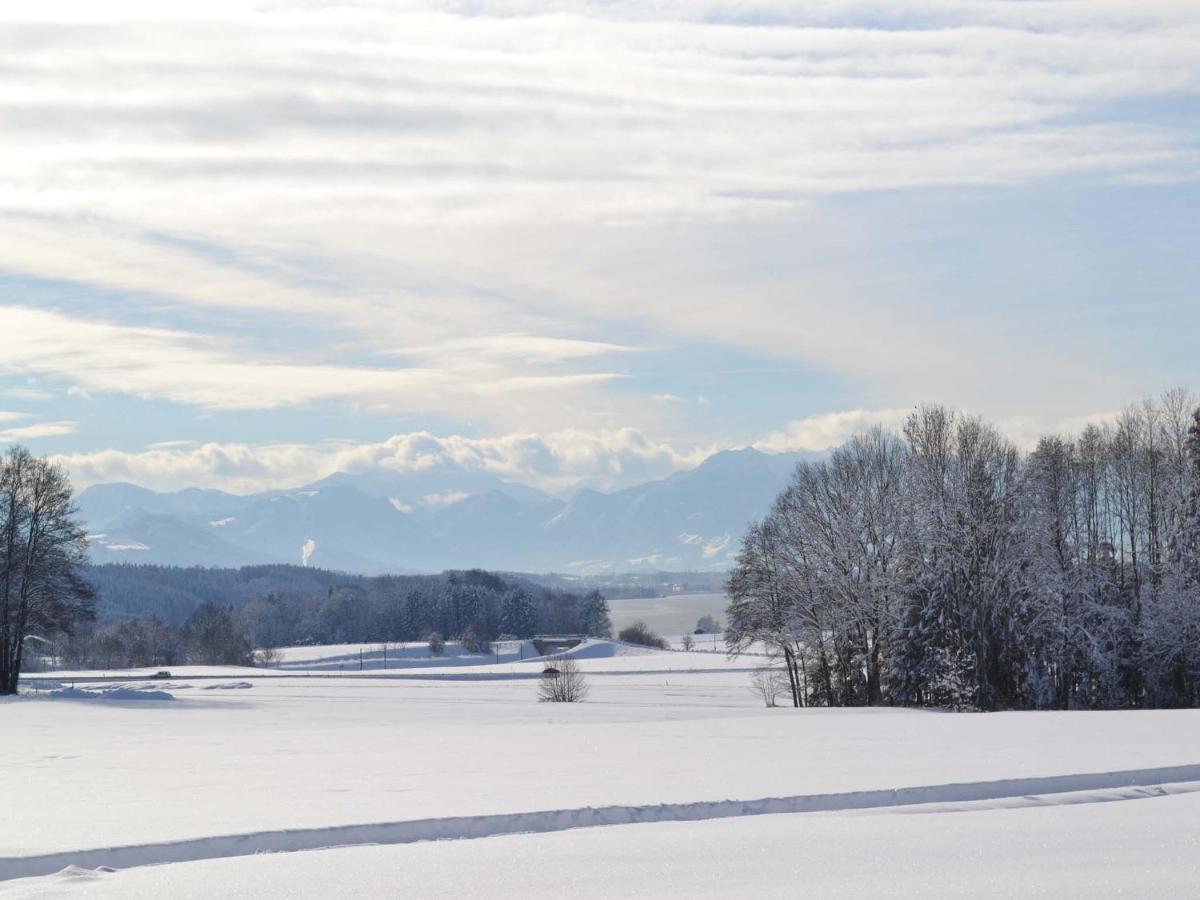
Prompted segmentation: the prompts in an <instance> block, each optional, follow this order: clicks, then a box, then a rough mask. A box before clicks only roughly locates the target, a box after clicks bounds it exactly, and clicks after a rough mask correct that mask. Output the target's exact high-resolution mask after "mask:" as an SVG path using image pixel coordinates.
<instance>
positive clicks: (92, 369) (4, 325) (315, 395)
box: [0, 306, 622, 414]
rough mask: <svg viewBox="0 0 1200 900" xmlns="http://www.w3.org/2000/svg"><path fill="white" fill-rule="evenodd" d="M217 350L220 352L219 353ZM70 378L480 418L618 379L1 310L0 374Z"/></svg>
mask: <svg viewBox="0 0 1200 900" xmlns="http://www.w3.org/2000/svg"><path fill="white" fill-rule="evenodd" d="M218 347H219V348H220V349H218ZM4 371H8V372H10V373H16V374H36V375H40V376H47V377H56V378H62V379H69V380H70V381H72V382H74V385H73V386H74V387H79V388H82V389H83V390H86V391H88V392H96V393H119V394H132V395H135V396H138V397H142V398H147V399H159V400H168V401H172V402H175V403H181V404H187V405H194V406H201V407H207V408H211V409H221V410H235V409H273V408H280V407H289V406H305V405H308V404H312V403H315V402H320V401H329V400H351V401H356V402H359V403H362V404H364V405H367V406H368V407H374V408H375V409H376V411H386V410H389V409H391V410H397V409H398V410H403V411H406V412H412V411H426V412H436V413H443V414H445V413H453V412H455V411H464V410H465V411H468V412H478V411H480V410H481V409H483V408H485V407H486V406H487V403H488V398H492V397H495V396H496V395H498V394H503V395H505V396H506V398H507V399H508V401H509V406H507V407H505V409H507V410H512V409H519V408H520V403H521V401H522V399H525V400H528V399H530V398H533V399H535V400H536V398H537V397H538V396H539V395H544V394H547V393H550V394H554V393H555V392H561V391H570V392H574V393H578V391H579V390H580V389H587V388H590V387H594V386H597V385H602V384H604V383H606V382H609V381H612V380H614V379H617V378H620V377H622V376H621V375H620V374H619V373H612V372H583V373H580V372H564V373H554V374H537V375H526V374H522V373H521V371H520V370H504V369H497V370H493V371H492V372H491V373H490V374H489V377H487V378H482V379H480V378H476V377H473V375H472V374H471V373H470V372H463V371H459V370H456V369H453V368H436V367H434V364H433V363H432V362H431V365H430V366H428V367H410V368H381V367H375V368H367V367H351V366H345V365H334V364H323V363H306V364H305V363H299V362H287V363H281V362H273V361H270V360H265V359H262V360H257V359H254V358H253V357H252V356H251V355H250V354H249V353H248V352H238V350H237V349H236V348H235V347H229V346H228V345H222V343H221V342H220V341H218V340H215V339H214V338H213V337H212V336H202V335H198V334H192V333H187V332H182V331H178V330H169V329H161V328H146V327H128V326H122V325H114V324H110V323H107V322H100V321H94V320H88V319H80V318H75V317H70V316H66V315H62V314H59V313H55V312H50V311H46V310H38V309H32V308H27V307H20V306H0V372H4Z"/></svg>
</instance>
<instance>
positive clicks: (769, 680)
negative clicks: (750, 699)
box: [750, 665, 790, 706]
mask: <svg viewBox="0 0 1200 900" xmlns="http://www.w3.org/2000/svg"><path fill="white" fill-rule="evenodd" d="M750 688H751V690H753V691H754V693H755V694H756V695H757V696H758V697H759V698H761V699H762V702H763V705H764V706H778V705H779V704H778V702H777V701H778V699H779V695H780V694H786V693H788V691H789V690H790V687H789V685H788V676H787V673H786V672H785V671H784V670H783V669H781V668H779V667H778V666H772V665H765V666H756V667H755V669H754V671H753V672H752V673H751V674H750Z"/></svg>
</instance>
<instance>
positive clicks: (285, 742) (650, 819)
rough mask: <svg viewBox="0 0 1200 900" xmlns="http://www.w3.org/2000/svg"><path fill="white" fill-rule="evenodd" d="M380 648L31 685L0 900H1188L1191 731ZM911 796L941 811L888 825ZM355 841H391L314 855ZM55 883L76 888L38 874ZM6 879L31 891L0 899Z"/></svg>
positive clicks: (1195, 722) (0, 710)
mask: <svg viewBox="0 0 1200 900" xmlns="http://www.w3.org/2000/svg"><path fill="white" fill-rule="evenodd" d="M359 649H362V650H363V653H364V669H363V670H361V671H360V670H358V669H357V668H354V669H353V670H351V669H349V667H348V658H352V659H353V660H354V663H355V666H357V660H358V651H359ZM378 649H379V647H378V645H373V647H371V648H366V647H364V648H359V647H358V646H357V645H354V646H346V647H323V648H290V649H289V650H287V651H286V652H285V653H284V662H283V666H284V667H285V668H281V669H279V670H262V669H245V668H238V667H222V668H208V667H199V666H188V667H171V676H172V677H171V678H170V679H166V680H150V679H149V677H148V676H149V675H151V674H153V670H145V669H143V670H138V671H136V672H128V673H107V674H108V675H109V676H110V677H113V678H121V679H123V680H120V681H115V680H102V679H101V677H100V675H99V673H53V674H51V675H50V676H47V677H46V678H45V680H42V681H40V682H36V683H39V684H41V685H44V686H45V688H46V690H47V691H48V692H51V693H53V692H59V693H58V694H57V696H55V697H54V698H53V699H50V698H49V696H48V695H46V694H43V695H38V694H28V695H26V696H22V697H18V698H12V699H7V700H5V701H2V702H0V718H2V719H3V721H4V724H5V729H6V733H7V734H10V735H15V736H17V737H16V739H14V740H9V741H5V742H3V743H0V790H3V792H4V794H3V795H4V796H5V798H6V801H7V803H8V804H10V807H9V808H11V809H14V810H20V815H15V816H8V817H4V818H3V820H0V893H2V892H3V891H8V893H9V895H14V896H57V895H76V894H82V893H85V892H86V893H87V895H89V896H93V895H95V896H131V897H141V896H200V895H204V896H230V895H239V894H240V895H242V896H256V897H257V896H330V895H337V894H339V893H341V891H340V887H341V886H342V885H344V884H346V883H347V878H349V879H350V882H349V883H351V884H352V885H353V887H354V891H355V893H372V892H373V893H380V894H383V895H385V896H392V895H398V894H411V893H414V892H415V893H418V894H422V895H426V896H444V895H449V894H461V893H464V892H466V890H467V886H469V885H472V884H474V885H476V887H477V891H476V892H478V891H479V890H482V891H483V893H485V894H487V895H490V896H512V895H515V894H517V893H523V894H528V893H529V891H530V890H531V889H532V888H533V887H536V884H538V883H542V879H544V883H547V884H558V883H563V882H564V879H569V881H570V883H571V884H572V889H571V892H572V893H574V894H580V895H582V896H596V895H605V896H613V895H641V896H657V895H664V894H675V895H691V896H696V895H703V894H725V895H730V894H735V895H738V894H740V895H749V894H758V895H762V894H764V893H766V894H769V895H770V894H774V895H778V894H781V893H784V892H794V890H795V888H796V886H797V885H801V884H802V885H803V890H804V892H805V893H808V894H813V893H815V894H816V895H821V894H822V893H825V892H826V891H829V892H832V890H833V889H834V887H835V886H841V887H842V888H843V889H847V888H848V889H851V890H853V892H854V893H856V894H864V893H867V892H869V891H873V892H876V893H882V894H883V895H885V896H889V895H901V896H905V895H914V894H918V893H929V892H931V891H932V892H933V893H936V894H950V893H958V894H960V895H975V896H979V895H984V894H989V893H990V894H993V895H1000V894H1013V893H1027V892H1028V891H1027V890H1025V888H1030V889H1032V888H1035V887H1036V888H1037V890H1039V891H1041V892H1042V893H1044V894H1046V895H1059V896H1061V895H1062V893H1063V886H1064V885H1067V884H1072V885H1075V886H1076V887H1078V890H1072V891H1071V893H1076V894H1079V893H1089V894H1093V895H1095V894H1103V895H1110V896H1111V895H1119V894H1120V893H1121V892H1122V891H1123V890H1126V891H1128V890H1130V889H1131V888H1130V886H1131V885H1135V884H1136V882H1135V879H1134V876H1135V874H1136V873H1138V872H1140V873H1141V876H1142V877H1143V879H1144V881H1143V882H1141V885H1142V886H1143V887H1145V888H1146V890H1144V891H1141V890H1133V891H1132V892H1133V893H1135V894H1138V893H1141V894H1145V893H1149V894H1155V895H1158V896H1169V895H1171V894H1173V893H1174V894H1179V893H1181V892H1180V890H1179V886H1180V885H1185V884H1191V883H1194V882H1189V881H1188V880H1187V879H1188V878H1189V877H1190V878H1193V879H1194V878H1195V874H1196V873H1195V866H1196V863H1195V859H1196V854H1195V850H1196V849H1197V847H1196V841H1197V839H1198V837H1197V836H1198V835H1200V829H1198V828H1197V827H1196V826H1195V822H1197V821H1200V805H1198V803H1200V800H1197V797H1200V795H1197V794H1194V793H1190V792H1191V791H1193V790H1195V789H1196V788H1197V787H1200V749H1198V748H1200V711H1195V710H1156V711H1138V712H1100V713H1084V712H1069V713H1050V712H1037V713H1020V712H1014V713H999V714H990V715H983V714H965V713H943V712H928V711H915V710H891V709H874V710H870V709H857V710H824V709H814V710H792V709H765V708H763V707H762V705H761V702H760V701H758V700H757V699H756V698H755V697H754V695H753V694H752V693H751V691H750V690H749V687H748V674H747V670H748V669H750V668H752V667H753V666H754V665H755V664H758V663H761V662H762V660H761V659H760V658H742V659H738V660H729V659H727V658H726V657H725V656H724V655H723V654H720V653H700V652H692V653H684V652H679V651H648V650H645V649H644V648H632V647H628V646H626V645H621V644H617V643H609V642H589V643H588V644H586V645H583V646H582V647H580V648H578V649H577V650H576V651H574V655H575V656H577V657H578V658H579V660H580V663H581V665H582V667H583V669H584V671H585V673H586V674H587V676H588V679H589V684H590V688H591V693H590V695H589V697H588V700H587V702H585V703H583V704H539V703H537V702H536V700H535V695H536V689H537V684H538V677H539V676H540V672H541V669H542V668H543V666H544V665H545V661H544V660H536V659H526V660H524V661H520V660H514V661H502V662H501V663H499V664H496V663H495V662H494V657H492V658H491V659H492V660H493V661H491V662H483V661H482V659H483V658H482V657H479V656H474V657H472V656H469V655H464V654H462V653H461V650H460V649H458V648H452V647H448V648H447V657H446V658H441V659H436V660H434V659H429V658H428V651H427V649H426V650H425V651H424V652H425V654H426V655H425V656H424V657H422V656H421V655H420V654H421V650H420V648H418V647H417V645H410V647H408V648H405V656H404V657H403V659H399V658H398V662H403V663H405V665H403V666H402V667H400V668H398V669H396V670H394V671H393V670H392V669H390V668H389V669H388V670H386V671H383V670H382V669H381V668H375V669H371V668H369V667H367V663H366V654H367V653H368V652H370V650H374V651H378ZM515 649H516V648H515V645H514V650H515ZM409 651H411V656H410V655H408V653H409ZM394 652H396V648H394V647H392V648H389V654H391V653H394ZM526 652H528V648H526ZM502 658H503V657H502ZM331 667H334V668H331ZM33 684H35V682H32V681H31V682H30V685H33ZM72 689H73V690H76V691H87V692H93V691H102V690H113V689H120V690H123V691H131V692H143V691H144V692H152V691H161V692H165V693H167V694H169V695H171V696H172V697H173V698H174V700H173V701H171V702H145V701H142V702H136V703H126V702H98V701H97V699H95V698H86V699H73V698H72V697H71V695H70V694H69V693H63V692H64V691H70V690H72ZM1173 767H1187V768H1183V769H1180V768H1173ZM1135 770H1136V771H1135ZM1131 772H1132V774H1129V773H1131ZM1108 773H1117V774H1108ZM1160 794H1161V795H1163V796H1159V795H1160ZM1030 796H1036V797H1038V798H1043V799H1038V800H1028V799H1027V798H1028V797H1030ZM1102 800H1108V801H1114V802H1099V801H1102ZM1117 801H1119V802H1117ZM914 803H920V804H923V805H922V806H919V807H918V806H913V807H908V808H907V809H908V810H909V811H910V812H917V811H920V812H935V811H936V812H942V813H947V814H945V815H897V814H896V813H897V811H898V810H899V807H897V804H914ZM1013 805H1016V806H1022V807H1023V808H1019V809H1014V808H1009V807H1011V806H1013ZM852 809H857V810H858V811H857V812H849V810H852ZM955 809H969V810H970V811H969V812H959V813H956V814H954V815H950V814H948V813H949V812H950V811H952V810H955ZM818 810H820V811H818ZM881 810H889V812H888V814H886V815H885V814H881V812H880V811H881ZM871 811H874V812H871ZM778 813H788V814H786V815H780V814H778ZM726 817H727V818H726ZM671 820H684V821H671ZM690 820H695V821H690ZM706 820H713V821H706ZM621 823H636V824H621ZM599 826H610V827H599ZM563 829H566V830H563ZM513 831H531V832H548V833H541V834H512V833H511V832H513ZM1121 833H1123V834H1124V840H1123V844H1122V846H1123V847H1124V849H1123V851H1122V852H1117V845H1116V844H1114V843H1113V842H1114V841H1117V840H1118V839H1119V835H1120V834H1121ZM438 837H443V838H445V837H450V838H461V839H462V840H457V841H449V842H447V841H431V840H430V838H438ZM367 843H371V844H387V845H394V846H373V847H366V846H363V847H353V848H351V849H341V850H333V851H318V850H316V849H313V848H317V847H323V846H330V845H352V844H367ZM1184 848H1190V849H1189V851H1188V852H1189V854H1190V855H1186V857H1185V855H1181V854H1182V850H1183V849H1184ZM256 850H293V851H298V852H292V853H287V854H280V855H268V856H264V857H249V856H245V854H247V853H254V852H256ZM993 850H994V852H993ZM188 860H191V861H188ZM1172 860H1173V862H1171V861H1172ZM149 863H168V864H166V865H155V866H152V867H147V868H141V866H145V865H147V864H149ZM70 865H78V866H82V867H84V868H86V870H87V871H84V872H80V871H73V872H68V873H67V874H62V875H53V874H50V873H53V872H57V871H59V870H62V869H65V868H67V867H68V866H70ZM105 865H111V866H115V867H117V868H120V869H121V871H119V872H116V873H105V872H99V873H97V872H95V871H94V870H95V869H96V868H97V867H99V866H105ZM1056 865H1058V867H1059V868H1058V869H1056V868H1055V866H1056ZM131 867H132V868H131ZM523 871H524V872H526V873H528V872H533V873H535V874H536V879H535V881H534V882H533V883H532V884H531V882H530V881H529V876H528V875H526V876H524V877H518V876H519V875H520V873H522V872H523ZM1189 873H1190V876H1189ZM23 875H39V876H41V877H38V878H33V879H23V878H22V879H21V880H13V881H4V879H14V878H18V877H19V876H23ZM801 875H802V876H803V877H802V878H801ZM1072 876H1075V877H1076V879H1077V880H1076V881H1073V882H1072V881H1070V878H1071V877H1072ZM856 878H857V879H861V882H860V881H855V880H854V879H856ZM410 879H411V880H410ZM798 879H799V880H798ZM1079 879H1082V880H1079ZM1093 886H1094V887H1095V890H1092V889H1091V887H1093ZM951 888H953V890H951ZM1056 888H1057V889H1056ZM14 891H15V892H17V893H15V894H14V893H13V892H14ZM189 891H191V893H188V892H189ZM22 892H25V893H22ZM889 892H890V893H889Z"/></svg>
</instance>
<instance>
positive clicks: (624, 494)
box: [79, 449, 813, 574]
mask: <svg viewBox="0 0 1200 900" xmlns="http://www.w3.org/2000/svg"><path fill="white" fill-rule="evenodd" d="M811 456H813V454H803V453H788V454H775V455H772V454H766V453H762V452H760V451H758V450H753V449H745V450H733V451H725V452H722V453H717V454H715V455H713V456H711V457H709V458H708V459H707V460H705V461H704V462H703V463H702V464H701V465H699V466H697V467H696V468H695V469H691V470H689V471H684V472H676V473H675V474H673V475H671V476H670V477H668V478H664V479H661V480H658V481H651V482H647V483H645V484H641V485H637V486H635V487H631V488H627V489H625V490H621V491H615V492H612V493H602V492H600V491H594V490H588V489H584V490H581V491H579V492H578V493H576V494H575V495H574V496H572V497H570V498H569V499H565V500H564V499H561V498H556V497H552V496H550V495H548V494H546V493H544V492H542V491H539V490H537V489H536V488H532V487H529V486H527V485H521V484H514V483H511V482H506V481H503V480H501V479H499V478H496V477H494V476H488V475H481V474H479V473H467V472H462V471H458V470H445V471H439V472H433V473H429V472H422V473H396V472H390V471H385V470H370V471H367V472H363V473H338V474H336V475H333V476H330V477H329V478H326V479H323V480H322V481H319V482H316V483H314V484H311V485H307V486H304V487H301V488H297V489H295V490H288V491H268V492H265V493H261V494H251V495H245V496H240V495H234V494H226V493H223V492H221V491H212V490H197V489H189V490H184V491H179V492H176V493H156V492H154V491H148V490H145V489H144V488H139V487H135V486H133V485H129V484H101V485H95V486H93V487H90V488H88V489H87V490H86V491H84V492H83V493H82V494H81V495H80V497H79V508H80V512H81V514H82V516H83V519H84V521H85V522H86V523H87V526H88V531H89V533H90V535H91V538H90V540H91V552H92V558H93V561H94V562H96V563H112V562H128V563H138V564H157V565H169V566H225V567H238V566H246V565H253V564H264V563H294V564H301V565H307V566H313V567H320V568H325V569H335V570H342V571H347V572H358V573H364V574H378V573H384V572H389V573H412V572H435V571H441V570H442V569H449V568H467V567H480V568H489V569H506V570H509V571H529V572H549V571H558V572H566V573H577V574H594V573H598V572H630V571H633V572H636V571H646V572H649V571H659V570H670V571H683V570H692V571H713V572H715V571H723V570H725V569H727V568H728V567H729V565H730V563H731V561H732V559H733V555H734V554H735V553H736V551H737V547H738V542H739V540H740V538H741V536H742V534H743V533H744V531H745V528H746V525H747V524H748V523H749V522H750V521H752V520H754V519H757V518H760V517H761V516H762V515H764V514H765V513H766V511H767V510H768V508H769V507H770V504H771V501H772V500H773V499H774V497H775V496H776V495H777V494H778V493H779V491H780V490H782V489H783V487H784V486H785V485H786V484H787V481H788V479H789V477H790V475H791V472H792V470H793V469H794V467H795V465H796V463H797V462H799V461H801V460H802V459H806V458H810V457H811Z"/></svg>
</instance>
